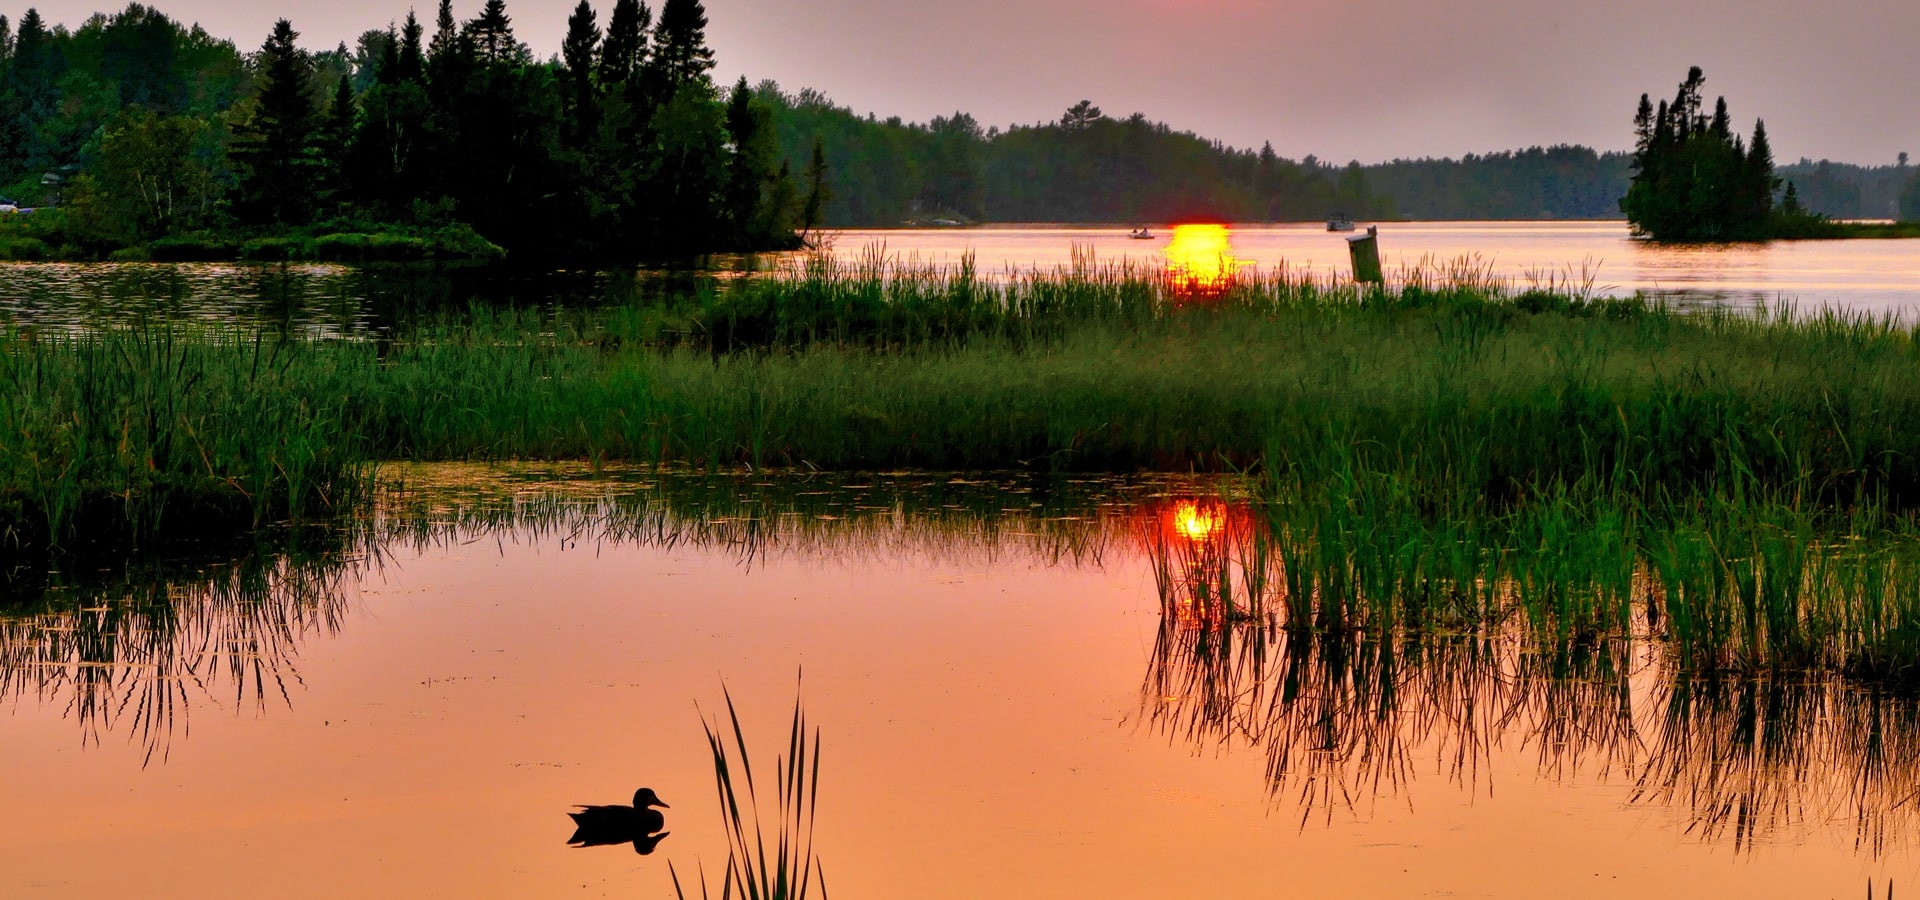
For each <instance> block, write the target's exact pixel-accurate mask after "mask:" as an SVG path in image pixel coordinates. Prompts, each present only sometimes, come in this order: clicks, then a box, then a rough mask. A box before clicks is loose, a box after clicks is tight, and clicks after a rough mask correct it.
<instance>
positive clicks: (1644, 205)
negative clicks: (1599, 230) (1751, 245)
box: [1620, 66, 1824, 242]
mask: <svg viewBox="0 0 1920 900" xmlns="http://www.w3.org/2000/svg"><path fill="white" fill-rule="evenodd" d="M1705 84H1706V76H1705V75H1704V74H1702V73H1701V71H1700V67H1699V66H1695V67H1693V68H1692V69H1690V70H1688V72H1687V79H1686V81H1684V82H1681V84H1680V89H1679V92H1678V93H1677V94H1676V95H1675V97H1674V99H1673V102H1672V103H1667V102H1664V101H1663V102H1661V104H1660V106H1659V107H1658V109H1655V108H1654V107H1653V106H1652V104H1651V103H1650V101H1649V100H1648V98H1647V96H1646V95H1645V94H1642V95H1641V96H1640V109H1639V112H1638V113H1637V114H1635V116H1634V129H1635V134H1636V138H1637V140H1636V143H1635V146H1634V154H1633V168H1634V176H1633V183H1632V185H1631V186H1630V187H1629V188H1628V189H1627V196H1626V197H1625V198H1624V199H1622V200H1621V201H1620V208H1621V210H1622V211H1623V212H1625V213H1626V214H1627V221H1628V223H1630V224H1631V225H1632V226H1633V229H1634V232H1635V233H1636V234H1640V235H1644V236H1646V237H1649V238H1652V239H1654V240H1657V241H1678V242H1714V241H1756V240H1766V239H1769V238H1774V237H1791V236H1799V235H1804V234H1806V233H1809V232H1813V231H1817V230H1818V229H1819V227H1820V226H1821V224H1822V222H1823V218H1824V217H1821V216H1817V215H1814V214H1812V213H1808V212H1807V211H1805V210H1804V209H1802V208H1801V207H1800V206H1799V204H1798V203H1797V202H1786V203H1782V204H1781V205H1780V206H1779V207H1777V208H1776V207H1775V205H1774V193H1775V192H1776V191H1777V190H1778V189H1779V187H1780V183H1781V182H1780V179H1779V178H1778V177H1777V176H1775V175H1774V171H1773V150H1772V148H1771V146H1770V144H1769V143H1768V141H1767V128H1766V123H1765V122H1756V123H1755V124H1754V127H1753V143H1752V145H1751V146H1750V147H1749V146H1747V145H1746V144H1745V143H1744V142H1743V141H1742V140H1741V138H1740V137H1739V136H1738V135H1735V134H1734V133H1733V131H1732V127H1731V125H1730V124H1729V120H1728V114H1727V103H1726V99H1725V98H1721V99H1720V100H1719V101H1718V102H1717V103H1716V104H1715V107H1714V113H1713V115H1712V116H1711V117H1708V116H1707V115H1705V114H1703V113H1702V111H1701V110H1702V109H1703V107H1702V98H1701V93H1700V89H1701V87H1702V86H1704V85H1705ZM1789 190H1791V188H1789ZM1789 197H1791V194H1789Z"/></svg>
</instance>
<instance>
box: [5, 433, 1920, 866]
mask: <svg viewBox="0 0 1920 900" xmlns="http://www.w3.org/2000/svg"><path fill="white" fill-rule="evenodd" d="M383 472H384V474H383V478H384V479H385V480H386V481H387V482H389V485H390V486H389V487H388V488H387V489H386V490H385V491H384V493H383V495H382V497H381V498H380V501H379V504H378V509H377V511H375V512H374V513H372V514H370V515H368V516H367V517H365V518H364V519H361V520H358V521H357V522H356V524H355V525H354V527H353V528H352V529H350V530H349V532H348V533H344V534H336V533H329V534H328V535H323V536H308V537H305V538H303V539H302V540H301V541H300V542H298V547H299V549H298V550H296V551H291V552H287V551H280V550H272V551H268V550H262V551H258V552H254V553H247V554H239V555H229V556H225V557H222V556H220V555H218V554H213V555H211V556H209V558H207V559H202V560H197V561H195V562H194V564H193V565H192V566H189V567H186V568H181V569H172V570H146V569H142V570H138V571H134V572H125V571H106V572H93V571H76V572H68V573H61V574H57V575H56V576H54V578H53V583H52V585H51V586H50V587H49V588H48V589H47V590H46V591H45V592H44V593H42V594H38V595H37V599H33V600H31V601H29V603H28V605H25V606H14V607H9V608H8V611H7V612H5V613H4V615H0V700H4V703H5V706H6V708H7V709H8V716H7V719H6V724H5V727H4V728H0V755H3V756H4V758H5V759H7V760H8V761H9V762H10V765H9V766H8V767H7V774H6V775H4V776H0V804H4V807H5V808H6V809H7V810H8V812H9V815H8V816H6V817H5V818H4V820H0V894H5V895H6V896H9V897H39V896H45V897H69V896H142V897H198V896H225V895H262V894H264V895H271V896H276V897H339V896H345V895H353V894H363V895H373V896H448V897H530V896H559V895H568V896H574V895H578V896H649V897H657V896H671V893H670V892H671V890H672V888H671V882H670V881H669V875H668V868H667V866H668V863H672V864H673V866H674V869H675V871H677V872H678V873H679V875H680V877H681V878H682V879H687V878H689V877H690V876H693V873H695V872H696V871H697V869H698V868H699V867H701V866H704V869H705V871H706V873H707V875H708V876H709V877H710V878H711V879H713V881H714V884H715V888H716V890H717V886H718V885H717V873H718V870H719V869H720V867H721V866H722V865H723V863H724V861H725V859H726V843H725V841H724V840H723V838H722V819H721V817H720V813H719V808H718V805H717V803H716V795H715V785H714V780H713V768H712V762H711V757H710V753H709V748H708V745H707V743H706V738H705V734H704V732H703V730H702V721H703V716H704V717H705V718H706V719H707V720H708V721H714V720H715V719H716V717H722V716H725V715H726V708H727V706H726V704H727V699H726V697H727V696H731V698H732V700H733V702H734V703H735V704H737V707H738V711H739V716H740V719H741V722H742V725H743V727H744V729H745V731H746V738H747V743H748V749H749V750H750V751H752V753H753V764H754V766H755V767H756V768H755V772H756V773H758V777H760V778H762V779H763V783H762V784H761V785H760V789H761V791H762V794H761V798H762V801H763V803H764V802H765V801H766V800H767V795H768V794H771V790H770V789H769V785H768V784H766V783H764V781H765V780H770V775H769V773H770V772H771V771H772V769H773V767H774V766H773V759H774V756H775V755H776V754H780V753H784V752H785V747H786V739H787V733H788V732H787V729H788V720H789V717H790V716H791V715H792V709H793V703H794V700H795V697H796V694H798V695H799V696H801V697H802V698H804V703H805V708H806V714H807V717H808V720H809V722H810V723H811V724H812V725H813V726H817V728H818V730H819V735H820V741H821V756H820V760H821V768H820V771H821V774H820V778H819V788H818V820H817V828H816V831H815V835H814V839H815V847H816V849H817V851H818V853H819V856H820V858H821V861H822V864H823V866H824V869H825V871H826V873H827V875H828V884H829V888H830V890H831V892H832V895H833V896H840V897H907V896H911V897H930V898H963V897H989V896H991V897H1063V896H1075V897H1080V896H1087V897H1114V898H1124V897H1141V898H1146V897H1169V896H1181V897H1201V896H1245V895H1254V896H1266V895H1284V896H1352V897H1369V896H1476V897H1541V896H1555V897H1618V896H1624V895H1640V896H1756V897H1758V896H1779V897H1842V896H1845V897H1855V896H1858V895H1859V893H1860V889H1861V887H1862V884H1863V882H1865V881H1867V879H1869V878H1872V879H1874V883H1875V884H1876V885H1884V884H1885V883H1886V881H1887V879H1889V878H1895V879H1897V880H1900V881H1901V882H1903V883H1908V884H1910V883H1912V879H1913V876H1915V875H1916V874H1920V869H1917V868H1916V863H1917V862H1920V856H1916V853H1915V850H1916V847H1915V844H1916V839H1917V838H1920V827H1916V826H1920V821H1916V819H1917V818H1920V811H1916V808H1915V804H1914V803H1913V797H1914V796H1915V791H1916V790H1920V752H1917V751H1920V746H1916V741H1917V740H1920V711H1916V710H1915V708H1914V704H1913V703H1912V702H1911V701H1910V700H1901V699H1899V698H1893V697H1884V696H1880V695H1876V694H1871V693H1868V692H1865V691H1863V690H1860V689H1850V688H1842V687H1839V686H1835V685H1830V684H1823V683H1806V684H1747V683H1736V684H1722V685H1718V686H1713V687H1708V686H1702V685H1695V684H1689V683H1686V682H1680V681H1676V680H1675V679H1674V677H1673V676H1672V672H1673V668H1672V665H1671V661H1670V660H1668V659H1667V658H1666V656H1665V654H1664V653H1663V649H1662V647H1661V645H1660V644H1659V643H1658V642H1657V641H1650V640H1639V639H1636V640H1632V641H1621V642H1617V643H1608V644H1606V645H1603V646H1599V647H1594V648H1588V649H1587V650H1586V651H1582V652H1580V653H1576V654H1571V655H1569V654H1556V653H1550V652H1543V650H1542V648H1537V647H1533V646H1530V645H1529V644H1528V643H1527V642H1526V641H1525V640H1524V638H1522V637H1521V636H1517V635H1502V634H1497V633H1496V634H1482V635H1478V636H1474V635H1449V634H1445V633H1434V634H1426V635H1364V634H1322V635H1311V634H1305V633H1294V632H1288V631H1286V630H1284V629H1280V628H1277V627H1275V626H1274V625H1273V624H1272V623H1269V622H1262V621H1259V620H1252V621H1249V620H1245V619H1241V618H1235V617H1233V616H1230V615H1228V616H1222V615H1218V614H1216V612H1217V611H1216V612H1209V610H1210V609H1213V607H1210V606H1209V604H1210V603H1211V602H1212V601H1211V600H1209V599H1208V598H1210V597H1213V598H1216V599H1217V596H1218V595H1217V594H1216V593H1214V592H1215V591H1216V590H1217V587H1218V586H1219V585H1221V584H1222V583H1226V584H1230V585H1231V584H1238V585H1241V589H1247V590H1252V589H1256V588H1254V587H1250V585H1258V584H1261V583H1262V582H1260V581H1259V580H1258V579H1257V578H1255V577H1252V575H1253V574H1254V573H1253V572H1252V570H1250V569H1249V566H1250V565H1251V563H1250V562H1249V560H1251V559H1252V557H1250V556H1248V555H1247V553H1246V551H1247V548H1248V547H1250V546H1252V544H1250V543H1248V541H1249V540H1250V539H1251V538H1250V536H1257V530H1258V528H1259V527H1260V525H1259V518H1258V516H1257V515H1256V514H1255V513H1254V512H1253V510H1252V508H1251V507H1249V506H1247V505H1246V504H1245V502H1244V500H1243V490H1244V486H1243V485H1240V484H1239V483H1238V482H1235V481H1232V480H1216V479H1197V478H1176V477H1139V478H1129V479H1115V478H1054V477H1046V476H1036V475H988V474H976V475H967V476H953V475H930V474H914V473H899V474H892V475H833V476H827V475H818V476H812V477H807V476H769V475H764V474H754V473H746V472H740V473H732V474H719V475H691V474H688V475H673V474H666V473H653V472H647V471H620V470H606V471H598V472H596V471H594V470H590V469H588V468H587V467H585V466H566V465H547V466H540V465H518V466H503V467H497V468H490V467H483V466H469V465H436V466H396V467H390V468H388V469H385V470H383ZM1260 589H1270V588H1260ZM723 689H724V691H725V693H724V694H723ZM641 786H646V787H651V788H654V789H655V790H656V791H657V792H658V793H659V795H660V797H661V798H663V799H664V800H665V801H666V802H667V803H669V804H671V808H670V809H667V810H664V811H663V812H664V813H665V815H666V827H667V829H668V831H669V835H668V837H666V838H665V839H664V840H662V841H661V842H660V843H659V845H658V846H657V847H656V848H655V849H654V851H653V852H652V853H651V854H650V855H646V856H641V855H636V854H635V853H634V852H633V850H632V849H630V848H627V847H622V846H614V847H591V848H569V847H568V846H566V839H567V837H568V836H569V833H570V832H571V830H572V825H571V822H570V821H569V820H568V818H567V816H566V813H567V812H568V811H569V810H571V809H572V808H573V804H615V803H625V802H627V800H628V798H630V797H631V796H632V793H633V791H634V789H635V788H637V787H641ZM763 814H767V811H765V810H763ZM716 895H717V894H716Z"/></svg>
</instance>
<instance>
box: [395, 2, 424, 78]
mask: <svg viewBox="0 0 1920 900" xmlns="http://www.w3.org/2000/svg"><path fill="white" fill-rule="evenodd" d="M423 30H424V29H422V28H421V26H420V20H419V19H418V18H416V17H415V16H414V14H413V10H407V21H406V23H405V24H403V25H401V26H400V55H399V58H398V59H396V60H395V63H394V68H395V70H396V71H395V73H394V76H395V77H394V81H395V82H396V83H404V82H416V83H417V82H419V81H421V80H422V79H424V78H425V77H426V74H427V65H426V53H425V51H424V50H422V49H421V46H420V38H421V36H422V32H423Z"/></svg>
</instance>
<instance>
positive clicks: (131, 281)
mask: <svg viewBox="0 0 1920 900" xmlns="http://www.w3.org/2000/svg"><path fill="white" fill-rule="evenodd" d="M1169 236H1170V232H1167V231H1164V230H1163V231H1161V232H1158V233H1156V236H1155V239H1154V240H1151V241H1141V240H1131V239H1129V238H1128V237H1127V232H1126V230H1125V229H1122V228H1075V227H1055V226H1029V227H1016V228H972V229H929V230H895V231H845V232H835V233H831V234H829V235H828V236H827V239H828V243H829V252H830V253H831V254H832V255H833V256H834V257H835V258H837V259H839V260H841V261H844V262H848V263H859V262H861V261H862V260H870V259H878V260H884V261H885V262H886V263H887V264H889V265H895V266H915V267H929V266H930V267H953V266H958V265H959V264H960V263H961V261H962V260H963V259H965V258H968V257H969V256H970V257H971V259H972V261H973V265H974V268H975V270H976V271H977V272H978V273H979V274H981V275H982V276H984V277H1002V276H1004V275H1005V274H1006V273H1009V272H1025V271H1031V270H1034V269H1039V270H1041V271H1053V270H1055V269H1060V268H1065V267H1070V266H1071V265H1073V263H1074V260H1075V257H1076V254H1079V255H1080V257H1081V258H1083V259H1085V258H1091V259H1092V260H1093V262H1094V263H1095V264H1096V265H1104V264H1114V265H1126V264H1131V265H1135V266H1143V267H1146V268H1147V269H1149V270H1158V269H1161V268H1163V267H1165V266H1166V265H1167V264H1168V255H1169V249H1170V243H1171V242H1170V241H1169V239H1168V238H1169ZM1228 241H1229V246H1228V247H1226V248H1225V251H1224V252H1225V253H1226V255H1228V256H1230V257H1231V258H1232V259H1233V260H1235V261H1236V262H1237V264H1238V265H1239V266H1240V267H1241V270H1242V271H1243V272H1246V273H1248V274H1259V273H1263V272H1264V273H1272V272H1274V271H1276V270H1279V269H1281V268H1285V269H1286V270H1287V271H1289V272H1292V273H1294V274H1299V275H1308V276H1315V277H1337V278H1345V277H1347V275H1348V271H1349V264H1348V260H1347V246H1346V240H1345V236H1344V235H1340V234H1330V233H1328V232H1327V231H1326V230H1325V228H1324V226H1321V225H1258V226H1235V227H1233V228H1232V229H1231V231H1230V234H1229V236H1228ZM1380 241H1381V252H1382V258H1383V262H1384V263H1385V264H1386V268H1387V270H1388V273H1389V276H1390V277H1391V276H1394V275H1396V274H1398V273H1402V272H1404V271H1407V270H1410V269H1416V268H1432V267H1436V266H1437V267H1440V268H1446V267H1450V266H1453V265H1455V264H1456V263H1460V262H1462V261H1464V263H1465V265H1466V266H1468V267H1469V268H1471V269H1473V270H1475V271H1483V272H1485V273H1487V274H1489V275H1491V276H1492V277H1495V278H1498V279H1501V280H1504V281H1507V282H1509V283H1511V284H1514V285H1516V286H1521V287H1524V286H1526V285H1529V284H1533V283H1545V282H1548V281H1557V282H1559V283H1562V284H1565V283H1569V282H1570V283H1572V284H1573V285H1575V286H1580V285H1590V286H1591V287H1592V288H1594V289H1596V290H1597V291H1598V292H1600V293H1605V294H1614V295H1626V294H1632V293H1634V292H1637V291H1639V292H1646V293H1649V294H1656V295H1661V296H1668V297H1673V298H1676V299H1678V300H1681V301H1684V302H1703V303H1729V304H1735V305H1750V304H1753V303H1756V302H1768V303H1776V302H1781V301H1791V302H1793V303H1796V304H1798V305H1799V306H1801V307H1803V308H1812V307H1819V306H1837V307H1843V308H1847V309H1855V310H1867V311H1873V312H1892V313H1896V314H1899V315H1902V316H1909V315H1913V314H1914V313H1915V311H1916V309H1920V240H1861V241H1825V242H1822V241H1805V242H1779V243H1773V244H1752V245H1741V246H1731V247H1654V246H1649V245H1646V244H1643V243H1640V242H1637V241H1633V240H1629V239H1628V234H1627V228H1626V225H1625V224H1624V223H1621V222H1507V223H1503V222H1491V223H1489V222H1460V223H1450V222H1429V223H1393V224H1388V225H1385V226H1383V227H1382V230H1381V234H1380ZM1175 252H1176V254H1178V252H1179V251H1178V250H1176V251H1175ZM1206 252H1207V255H1208V256H1209V257H1215V258H1217V254H1214V253H1213V251H1211V250H1208V251H1206ZM799 261H800V258H799V257H797V256H794V255H782V254H773V255H769V256H765V257H760V258H743V257H724V258H720V259H716V260H713V261H712V268H710V269H709V270H707V274H709V275H716V276H718V277H721V278H723V279H724V278H729V277H734V276H739V275H749V276H750V275H751V274H753V273H765V272H769V271H775V270H778V269H780V268H781V267H782V266H788V265H793V264H796V263H798V262H799ZM1188 262H1191V260H1188ZM698 277H705V276H703V275H691V274H688V273H683V272H682V273H666V272H643V273H640V275H639V276H638V277H635V276H633V275H630V274H623V275H617V276H608V275H593V274H589V273H563V274H558V275H543V276H537V277H536V276H527V275H502V274H501V273H499V272H496V271H490V270H484V269H479V270H454V271H445V270H435V269H430V268H417V267H416V268H408V267H384V268H375V269H355V268H349V267H344V266H330V265H300V264H295V265H286V266H280V265H264V266H253V265H232V264H162V263H93V264H64V263H0V322H8V323H12V324H15V325H32V326H39V327H72V326H76V325H85V324H100V323H117V322H125V321H129V320H135V319H142V318H146V319H157V318H168V319H175V320H179V319H186V320H196V321H202V322H238V323H242V324H247V325H267V326H271V327H283V328H287V329H290V330H295V331H300V332H304V333H308V334H314V335H320V336H332V335H339V334H353V333H364V332H366V331H368V330H372V329H379V328H382V327H389V326H392V325H395V324H398V323H401V322H404V321H405V320H407V319H408V318H409V317H410V316H417V315H420V314H423V313H424V314H438V313H441V312H444V311H445V310H448V309H452V310H455V311H459V310H463V309H465V308H466V306H467V304H469V303H470V302H480V303H491V304H512V305H516V306H522V307H530V306H554V305H561V306H591V305H594V304H598V303H606V302H618V301H620V300H622V299H623V298H627V297H631V296H632V295H633V293H634V292H635V291H642V292H646V291H670V290H679V289H684V288H685V287H687V286H688V285H690V284H691V283H692V281H693V280H694V279H695V278H698Z"/></svg>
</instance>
